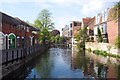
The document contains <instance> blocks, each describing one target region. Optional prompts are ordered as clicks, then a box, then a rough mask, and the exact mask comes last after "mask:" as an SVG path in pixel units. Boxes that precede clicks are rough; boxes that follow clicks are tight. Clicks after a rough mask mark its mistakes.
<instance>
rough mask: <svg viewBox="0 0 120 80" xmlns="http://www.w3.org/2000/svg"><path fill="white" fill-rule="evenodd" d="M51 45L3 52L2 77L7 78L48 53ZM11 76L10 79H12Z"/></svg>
mask: <svg viewBox="0 0 120 80" xmlns="http://www.w3.org/2000/svg"><path fill="white" fill-rule="evenodd" d="M48 48H49V45H34V46H31V47H29V48H26V49H22V48H18V49H10V50H5V51H4V50H3V51H2V77H3V78H6V77H8V76H9V74H11V73H13V72H15V71H16V70H17V69H19V68H20V67H21V66H23V65H24V64H26V63H28V62H29V61H30V60H32V59H33V58H35V57H37V56H38V55H40V54H41V53H42V52H44V51H46V49H48ZM10 77H11V76H9V77H8V78H10Z"/></svg>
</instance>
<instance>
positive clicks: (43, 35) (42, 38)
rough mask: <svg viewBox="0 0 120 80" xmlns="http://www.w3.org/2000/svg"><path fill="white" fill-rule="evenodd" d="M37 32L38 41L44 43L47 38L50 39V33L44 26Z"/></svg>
mask: <svg viewBox="0 0 120 80" xmlns="http://www.w3.org/2000/svg"><path fill="white" fill-rule="evenodd" d="M39 34H40V38H39V39H40V42H41V43H43V44H45V43H46V41H48V42H49V40H50V34H49V31H48V30H47V29H46V28H43V29H42V30H41V31H40V32H39Z"/></svg>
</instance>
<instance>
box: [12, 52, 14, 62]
mask: <svg viewBox="0 0 120 80" xmlns="http://www.w3.org/2000/svg"><path fill="white" fill-rule="evenodd" d="M13 61H14V51H12V64H13Z"/></svg>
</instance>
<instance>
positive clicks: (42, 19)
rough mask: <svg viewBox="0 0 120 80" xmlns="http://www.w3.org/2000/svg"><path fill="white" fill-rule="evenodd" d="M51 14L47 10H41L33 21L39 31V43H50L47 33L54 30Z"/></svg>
mask: <svg viewBox="0 0 120 80" xmlns="http://www.w3.org/2000/svg"><path fill="white" fill-rule="evenodd" d="M51 15H52V14H51V13H50V11H49V10H47V9H43V10H42V11H41V12H40V13H39V15H38V17H37V19H36V20H35V21H34V24H33V25H34V26H35V27H37V28H39V29H40V32H39V35H40V37H39V40H40V42H41V43H44V44H45V43H46V42H49V41H50V33H49V31H50V30H52V29H53V28H54V23H53V22H52V17H51Z"/></svg>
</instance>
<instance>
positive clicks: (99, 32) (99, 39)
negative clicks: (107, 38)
mask: <svg viewBox="0 0 120 80" xmlns="http://www.w3.org/2000/svg"><path fill="white" fill-rule="evenodd" d="M97 32H98V42H102V41H103V39H102V35H101V31H100V29H99V28H97Z"/></svg>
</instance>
